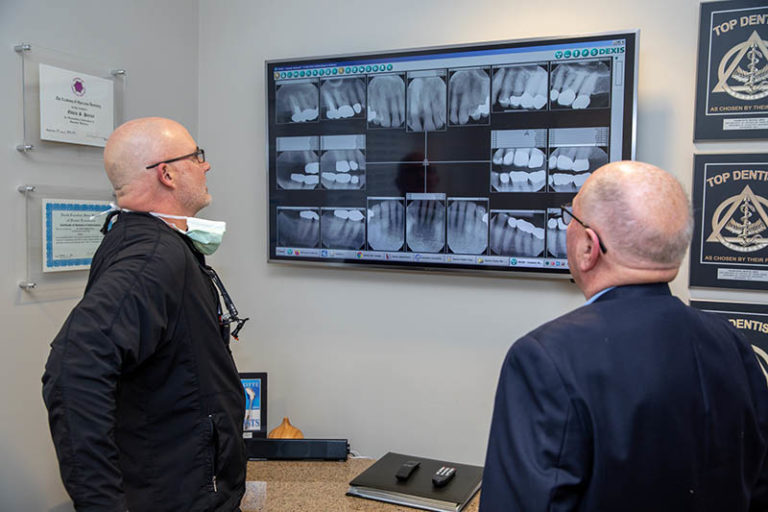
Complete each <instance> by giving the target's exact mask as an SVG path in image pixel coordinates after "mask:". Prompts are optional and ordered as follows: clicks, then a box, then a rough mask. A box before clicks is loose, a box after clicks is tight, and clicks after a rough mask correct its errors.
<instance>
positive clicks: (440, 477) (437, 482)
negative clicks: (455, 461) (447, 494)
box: [432, 466, 456, 487]
mask: <svg viewBox="0 0 768 512" xmlns="http://www.w3.org/2000/svg"><path fill="white" fill-rule="evenodd" d="M455 475H456V468H451V467H448V466H443V467H441V468H440V469H438V470H437V472H435V474H434V475H432V485H434V486H435V487H445V486H446V484H448V482H450V481H451V480H452V479H453V477H454V476H455Z"/></svg>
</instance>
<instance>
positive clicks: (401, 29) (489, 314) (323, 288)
mask: <svg viewBox="0 0 768 512" xmlns="http://www.w3.org/2000/svg"><path fill="white" fill-rule="evenodd" d="M698 10H699V3H698V2H697V1H694V0H676V1H669V0H648V1H646V2H642V3H632V2H611V1H607V0H585V1H582V2H572V1H566V0H553V1H550V2H546V3H537V4H532V3H531V2H528V1H519V0H518V1H509V0H507V1H495V0H480V1H475V2H466V1H458V0H420V1H414V0H389V1H386V2H383V1H376V2H373V1H342V0H336V1H329V2H314V1H309V0H306V1H299V0H294V1H290V0H289V1H284V2H261V3H254V2H251V1H247V0H239V1H231V2H226V3H222V2H214V1H210V0H201V2H200V19H201V32H200V70H201V74H200V139H201V142H200V143H201V144H202V145H204V146H205V148H206V150H207V151H208V155H210V160H211V161H212V162H213V171H212V172H211V174H210V176H209V183H210V187H211V190H212V192H213V194H214V204H213V205H212V206H211V207H210V208H209V211H208V212H206V215H207V216H211V217H215V218H220V219H225V220H227V221H228V223H229V232H228V235H227V238H226V242H225V244H224V246H223V247H222V249H221V250H220V253H219V254H217V256H216V263H217V265H218V266H219V267H220V268H221V270H222V273H223V274H224V276H225V277H226V278H228V282H229V283H230V284H229V286H230V287H231V292H232V294H233V296H234V297H235V300H236V302H237V305H238V308H239V309H240V311H241V312H242V313H244V314H246V315H250V316H251V319H252V320H251V323H250V324H248V326H247V328H246V329H245V331H244V335H243V339H242V342H241V344H240V346H238V347H237V348H236V351H235V352H236V356H237V361H238V364H239V366H240V367H241V368H242V369H243V370H250V371H259V370H261V371H267V372H269V375H270V389H269V408H270V409H269V414H270V420H269V427H270V428H272V427H274V426H276V425H277V424H278V423H279V421H280V419H281V418H282V416H284V415H287V416H289V417H290V418H291V421H292V422H293V423H294V424H295V425H297V426H299V427H300V428H302V429H303V430H304V433H305V435H306V436H307V437H324V436H330V437H348V438H349V439H350V442H351V444H352V447H353V448H354V449H357V450H359V451H360V452H362V453H364V454H367V455H371V456H375V457H378V456H381V455H382V454H383V453H385V452H386V451H388V450H393V451H402V452H411V453H414V454H421V455H424V456H434V457H445V458H449V459H454V460H459V461H465V462H470V463H477V464H480V463H482V462H483V459H484V452H485V446H486V438H487V432H488V426H489V421H490V414H491V409H492V399H493V394H494V389H495V385H496V379H497V376H498V370H499V368H500V365H501V361H502V358H503V356H504V354H505V352H506V350H507V348H508V346H509V345H510V343H511V342H512V341H513V340H514V339H516V338H517V337H518V336H520V335H522V334H524V333H525V332H526V331H528V330H530V329H532V328H533V327H535V326H537V325H538V324H540V323H542V322H544V321H546V320H548V319H551V318H553V317H555V316H557V315H559V314H561V313H563V312H565V311H567V310H569V309H571V308H573V307H575V306H577V305H578V304H580V303H581V301H582V298H581V296H580V294H579V293H578V291H577V290H576V289H575V287H574V286H573V285H571V284H569V283H568V282H564V281H541V280H530V279H502V278H484V277H467V276H456V275H436V274H414V273H402V272H386V273H385V272H379V271H364V270H335V269H325V268H306V267H297V266H286V265H280V264H267V263H266V254H267V247H266V241H267V232H266V229H267V228H266V224H267V222H266V218H265V211H266V204H265V197H266V194H267V192H266V182H267V180H266V175H265V173H266V168H265V167H266V155H265V145H266V133H265V102H264V97H265V90H264V61H265V60H268V59H281V58H295V57H303V56H314V55H330V54H335V53H354V52H366V51H376V50H385V49H396V48H407V47H418V46H434V45H444V44H455V43H462V42H476V41H488V40H504V39H517V38H527V37H538V36H555V35H568V34H581V33H590V32H606V31H615V30H623V29H634V28H639V29H641V35H640V59H639V63H640V68H639V89H640V98H639V118H638V137H637V143H638V146H637V147H638V153H637V154H638V158H639V159H642V160H647V161H649V162H652V163H655V164H657V165H660V166H662V167H664V168H666V169H669V170H670V171H671V172H673V173H674V174H676V175H677V176H678V177H679V178H680V179H681V181H682V182H683V183H684V184H685V186H686V188H688V189H690V181H691V180H690V174H691V166H692V154H693V152H694V149H695V148H694V145H693V143H692V142H691V141H692V124H693V107H694V81H695V61H696V45H697V24H698ZM711 147H712V145H710V148H711ZM722 147H723V148H733V147H734V146H733V145H730V146H729V145H723V146H722ZM739 147H740V148H744V147H748V145H741V146H739ZM710 148H707V149H710ZM752 148H753V149H757V145H754V146H752ZM686 287H687V270H683V272H682V273H681V276H679V277H678V279H677V280H676V281H675V283H674V285H673V289H674V291H675V292H677V293H678V294H680V295H681V296H683V298H684V299H687V296H688V292H687V290H686Z"/></svg>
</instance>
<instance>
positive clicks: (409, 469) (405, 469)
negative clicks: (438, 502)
mask: <svg viewBox="0 0 768 512" xmlns="http://www.w3.org/2000/svg"><path fill="white" fill-rule="evenodd" d="M419 464H421V463H420V462H419V461H417V460H409V461H408V462H403V464H402V466H400V468H398V470H397V473H395V478H397V479H398V480H400V481H401V482H404V481H405V480H408V479H409V478H410V477H411V474H412V473H413V472H414V471H416V468H418V467H419Z"/></svg>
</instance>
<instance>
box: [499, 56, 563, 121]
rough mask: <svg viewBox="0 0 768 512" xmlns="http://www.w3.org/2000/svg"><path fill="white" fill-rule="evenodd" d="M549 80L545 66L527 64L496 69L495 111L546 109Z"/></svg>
mask: <svg viewBox="0 0 768 512" xmlns="http://www.w3.org/2000/svg"><path fill="white" fill-rule="evenodd" d="M548 78H549V74H548V73H547V69H546V66H545V65H539V64H526V65H519V66H504V67H500V68H496V69H495V70H494V72H493V83H492V93H493V107H494V110H495V111H506V110H542V109H545V108H546V106H547V96H548V95H547V86H548Z"/></svg>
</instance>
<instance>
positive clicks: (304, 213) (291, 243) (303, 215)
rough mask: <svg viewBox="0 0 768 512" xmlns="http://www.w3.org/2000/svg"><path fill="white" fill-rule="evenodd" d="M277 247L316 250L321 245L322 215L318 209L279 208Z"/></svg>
mask: <svg viewBox="0 0 768 512" xmlns="http://www.w3.org/2000/svg"><path fill="white" fill-rule="evenodd" d="M277 245H278V246H279V247H302V248H308V249H311V248H315V247H317V246H318V245H320V215H319V210H318V209H317V208H305V207H292V206H286V207H278V208H277Z"/></svg>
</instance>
